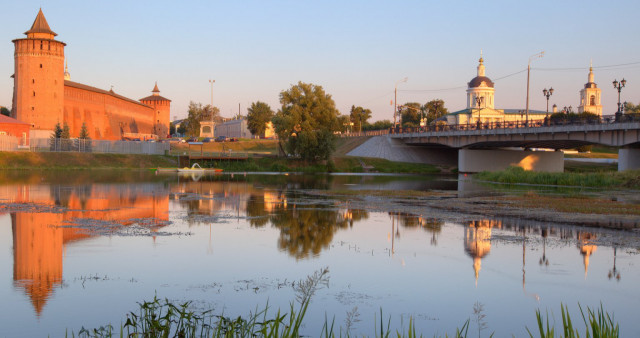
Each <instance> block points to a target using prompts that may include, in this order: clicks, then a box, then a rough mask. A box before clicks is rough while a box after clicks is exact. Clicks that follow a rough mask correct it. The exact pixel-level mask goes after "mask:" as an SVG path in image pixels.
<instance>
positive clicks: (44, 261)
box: [11, 213, 64, 316]
mask: <svg viewBox="0 0 640 338" xmlns="http://www.w3.org/2000/svg"><path fill="white" fill-rule="evenodd" d="M60 221H62V214H45V213H41V214H26V213H20V214H11V227H12V231H13V259H14V264H13V280H14V282H15V285H16V287H18V288H21V289H23V290H24V291H25V292H26V293H27V295H29V298H31V303H32V304H33V307H34V309H35V310H36V313H37V315H38V316H39V315H40V313H41V312H42V309H43V308H44V305H45V304H46V302H47V300H48V299H49V296H50V295H51V293H52V292H53V289H54V288H55V287H56V286H58V285H60V284H61V283H62V253H63V237H64V235H63V230H62V229H59V228H55V227H51V226H49V224H51V223H57V222H60Z"/></svg>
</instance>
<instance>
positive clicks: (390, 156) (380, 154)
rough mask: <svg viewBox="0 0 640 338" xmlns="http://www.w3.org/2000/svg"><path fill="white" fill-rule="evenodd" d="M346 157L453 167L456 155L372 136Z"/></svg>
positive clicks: (385, 137) (453, 152) (384, 136)
mask: <svg viewBox="0 0 640 338" xmlns="http://www.w3.org/2000/svg"><path fill="white" fill-rule="evenodd" d="M347 156H356V157H372V158H382V159H385V160H389V161H394V162H409V163H426V164H445V165H455V164H456V162H457V154H456V152H455V151H452V150H450V149H447V150H445V149H431V148H424V147H419V146H410V145H406V144H404V143H403V142H402V141H400V140H395V139H392V138H390V137H389V136H387V135H383V136H374V137H372V138H370V139H369V140H367V141H366V142H364V143H363V144H361V145H360V146H358V147H357V148H355V149H353V150H352V151H350V152H348V153H347Z"/></svg>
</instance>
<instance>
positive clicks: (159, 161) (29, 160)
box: [0, 152, 177, 169]
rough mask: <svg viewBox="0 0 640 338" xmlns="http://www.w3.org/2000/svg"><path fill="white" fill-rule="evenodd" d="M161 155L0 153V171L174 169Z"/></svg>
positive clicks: (171, 159) (168, 158) (174, 163)
mask: <svg viewBox="0 0 640 338" xmlns="http://www.w3.org/2000/svg"><path fill="white" fill-rule="evenodd" d="M175 166H177V160H176V158H175V157H171V156H161V155H128V154H127V155H125V154H91V153H71V152H69V153H36V152H0V169H111V168H113V169H143V168H157V167H175Z"/></svg>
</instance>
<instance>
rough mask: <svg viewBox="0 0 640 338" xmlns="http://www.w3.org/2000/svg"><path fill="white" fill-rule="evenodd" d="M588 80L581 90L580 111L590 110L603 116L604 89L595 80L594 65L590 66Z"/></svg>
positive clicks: (589, 111)
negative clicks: (602, 99) (601, 98)
mask: <svg viewBox="0 0 640 338" xmlns="http://www.w3.org/2000/svg"><path fill="white" fill-rule="evenodd" d="M587 81H588V82H587V83H586V84H585V85H584V88H582V89H581V90H580V106H578V112H579V113H584V112H588V113H593V114H597V115H598V116H602V104H601V103H600V96H601V95H600V94H601V91H602V89H600V88H598V85H596V83H595V82H594V79H593V66H592V65H590V66H589V76H588V78H587Z"/></svg>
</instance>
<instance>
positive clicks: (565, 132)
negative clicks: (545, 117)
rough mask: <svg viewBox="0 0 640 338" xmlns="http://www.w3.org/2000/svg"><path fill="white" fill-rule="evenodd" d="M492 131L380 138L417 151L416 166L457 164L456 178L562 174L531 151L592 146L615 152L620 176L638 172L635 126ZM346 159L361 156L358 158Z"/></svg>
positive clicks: (552, 158)
mask: <svg viewBox="0 0 640 338" xmlns="http://www.w3.org/2000/svg"><path fill="white" fill-rule="evenodd" d="M467 127H468V126H467ZM491 127H493V128H487V129H485V128H466V127H463V126H460V128H454V127H449V126H446V127H439V130H436V129H435V128H434V129H431V130H415V131H410V132H402V133H394V134H390V135H388V136H379V137H388V138H389V142H388V143H389V144H390V146H391V147H394V144H393V143H394V142H393V141H399V142H402V143H403V145H406V146H412V147H413V148H415V149H419V150H420V153H421V155H420V157H421V159H420V160H421V161H420V162H425V163H435V164H439V163H443V162H448V163H447V164H451V165H455V164H457V165H458V169H459V171H460V172H477V171H483V170H500V169H504V168H506V167H508V166H510V165H518V166H521V167H524V168H525V169H531V170H538V171H563V169H564V162H563V161H564V156H563V154H562V153H561V152H550V151H531V150H530V149H533V148H547V149H555V150H559V149H572V148H576V147H580V146H585V145H593V144H599V145H607V146H613V147H620V149H619V158H618V169H619V170H627V169H637V168H640V121H632V122H623V123H585V124H577V125H575V124H572V125H542V126H536V127H522V128H509V127H506V128H505V127H502V128H499V127H498V128H496V126H491ZM443 128H444V129H445V130H442V129H443ZM378 142H379V141H378ZM395 146H396V148H397V149H396V150H397V151H402V149H401V148H405V149H404V150H408V149H407V147H402V146H401V145H399V144H397V142H396V144H395ZM505 148H508V149H505ZM513 148H518V149H515V150H514V149H513ZM391 152H394V150H392V151H391ZM350 155H354V156H366V155H362V154H357V152H356V153H353V154H352V153H350ZM456 155H457V156H456ZM372 157H378V156H372Z"/></svg>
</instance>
